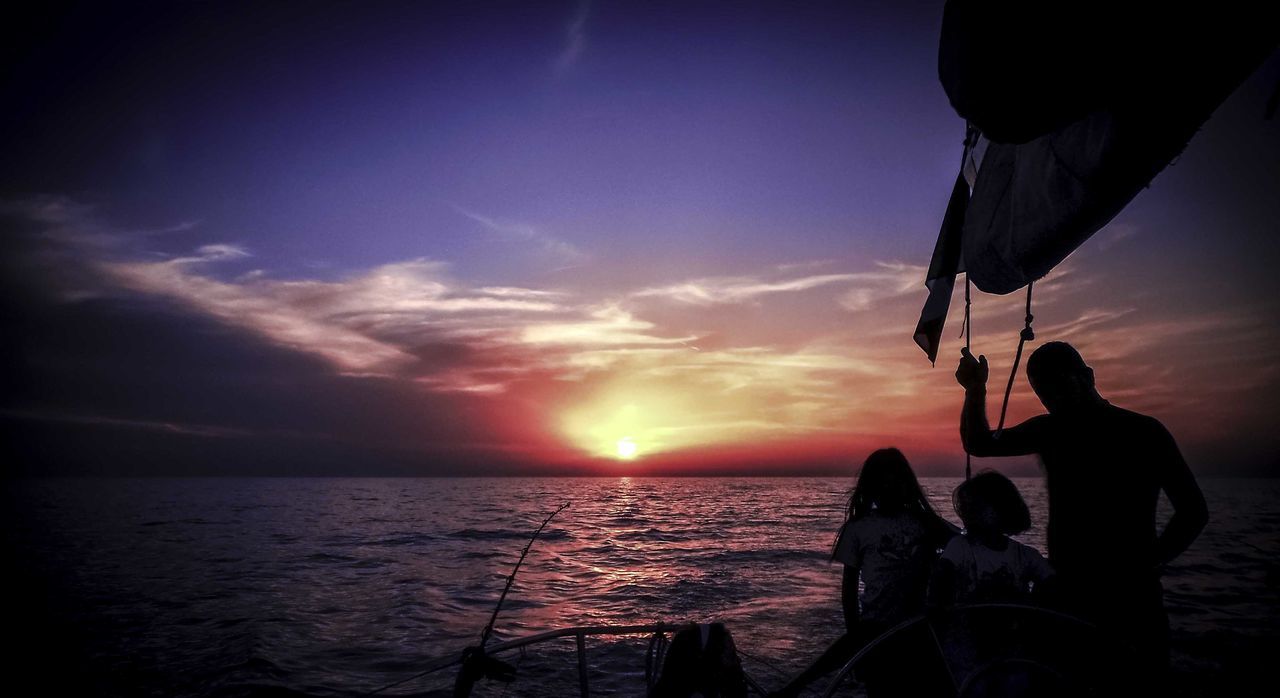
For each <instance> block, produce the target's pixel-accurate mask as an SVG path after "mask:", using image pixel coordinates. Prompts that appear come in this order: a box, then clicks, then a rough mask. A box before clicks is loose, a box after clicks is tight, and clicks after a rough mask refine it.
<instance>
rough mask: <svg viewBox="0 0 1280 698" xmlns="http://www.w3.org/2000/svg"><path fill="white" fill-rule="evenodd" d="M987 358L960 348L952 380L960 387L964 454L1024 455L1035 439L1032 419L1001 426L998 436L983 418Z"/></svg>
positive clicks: (985, 398)
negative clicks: (962, 397)
mask: <svg viewBox="0 0 1280 698" xmlns="http://www.w3.org/2000/svg"><path fill="white" fill-rule="evenodd" d="M988 373H989V371H988V368H987V357H985V356H979V357H978V358H976V359H975V358H973V354H971V353H969V350H968V349H961V350H960V366H959V367H958V368H956V382H958V383H959V384H960V385H962V386H964V409H963V410H961V412H960V442H961V443H962V444H964V450H965V453H968V454H970V455H973V456H978V457H979V458H982V457H987V456H1024V455H1027V454H1029V453H1035V452H1036V448H1037V443H1038V439H1037V437H1036V432H1037V426H1036V425H1037V422H1036V419H1035V418H1032V419H1029V420H1027V421H1025V422H1023V423H1022V424H1019V425H1017V426H1014V427H1009V428H1008V429H1005V430H1004V431H1003V432H1002V433H1001V434H1000V437H999V438H996V435H995V432H993V431H991V423H990V422H988V421H987V375H988Z"/></svg>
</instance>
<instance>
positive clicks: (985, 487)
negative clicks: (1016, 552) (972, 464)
mask: <svg viewBox="0 0 1280 698" xmlns="http://www.w3.org/2000/svg"><path fill="white" fill-rule="evenodd" d="M951 501H952V503H953V504H954V505H955V508H956V514H958V515H959V516H960V520H961V521H963V522H964V525H965V528H967V529H970V530H975V529H986V530H988V531H998V532H1000V533H1003V534H1005V535H1007V536H1013V535H1017V534H1019V533H1022V532H1023V531H1026V530H1027V529H1029V528H1031V512H1030V510H1028V509H1027V503H1026V502H1025V501H1024V500H1023V499H1022V494H1021V493H1019V492H1018V488H1017V486H1015V485H1014V484H1013V481H1012V480H1010V479H1009V478H1007V477H1005V476H1004V475H1001V474H1000V473H997V472H996V471H994V470H984V471H982V472H980V473H978V474H977V475H974V476H973V477H972V478H970V479H969V480H968V481H966V482H963V483H961V484H960V486H959V487H957V488H956V489H955V492H954V493H953V494H952V495H951Z"/></svg>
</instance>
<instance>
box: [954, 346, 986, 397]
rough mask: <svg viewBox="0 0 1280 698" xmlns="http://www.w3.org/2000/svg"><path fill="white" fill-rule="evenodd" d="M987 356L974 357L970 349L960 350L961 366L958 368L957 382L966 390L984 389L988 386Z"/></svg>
mask: <svg viewBox="0 0 1280 698" xmlns="http://www.w3.org/2000/svg"><path fill="white" fill-rule="evenodd" d="M987 373H988V370H987V357H986V356H985V355H984V356H979V357H978V358H976V359H975V358H973V354H970V353H969V350H968V349H961V350H960V366H959V367H957V368H956V382H957V383H959V384H960V385H962V386H964V389H965V390H982V389H984V388H986V386H987Z"/></svg>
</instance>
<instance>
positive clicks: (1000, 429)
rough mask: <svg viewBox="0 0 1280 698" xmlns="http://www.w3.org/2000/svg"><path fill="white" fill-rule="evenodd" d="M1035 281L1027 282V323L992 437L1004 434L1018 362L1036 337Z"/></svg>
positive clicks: (995, 437)
mask: <svg viewBox="0 0 1280 698" xmlns="http://www.w3.org/2000/svg"><path fill="white" fill-rule="evenodd" d="M1034 285H1035V282H1031V283H1029V284H1027V317H1026V318H1025V320H1024V322H1025V323H1026V324H1025V325H1024V326H1023V328H1022V331H1021V332H1019V333H1018V351H1017V352H1016V353H1015V354H1014V355H1013V368H1012V369H1011V370H1010V371H1009V383H1008V384H1007V385H1005V388H1004V402H1003V403H1001V405H1000V424H999V426H997V427H996V431H995V433H994V434H992V438H994V439H998V438H1000V436H1001V435H1002V434H1004V419H1005V417H1006V416H1007V415H1008V414H1009V396H1010V395H1011V394H1012V393H1013V381H1014V379H1015V378H1017V377H1018V364H1019V363H1021V362H1022V349H1023V348H1024V347H1025V346H1026V344H1027V342H1030V341H1032V340H1034V339H1035V338H1036V333H1035V330H1033V329H1032V328H1031V323H1032V322H1034V321H1035V319H1036V316H1034V315H1032V314H1031V289H1032V287H1033V286H1034Z"/></svg>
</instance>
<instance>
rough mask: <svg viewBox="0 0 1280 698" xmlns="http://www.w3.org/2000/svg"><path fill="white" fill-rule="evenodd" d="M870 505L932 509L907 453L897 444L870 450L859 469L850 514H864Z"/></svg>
mask: <svg viewBox="0 0 1280 698" xmlns="http://www.w3.org/2000/svg"><path fill="white" fill-rule="evenodd" d="M872 507H875V508H877V509H881V510H885V511H903V510H906V509H915V510H925V511H930V512H932V509H931V508H930V507H929V502H928V500H927V499H925V496H924V492H923V491H922V490H921V489H920V483H919V482H918V481H917V480H916V474H915V472H913V471H912V470H911V465H910V464H909V463H907V457H906V456H904V455H902V451H899V450H898V449H896V448H882V449H880V450H878V451H875V452H873V453H872V454H871V455H869V456H867V460H866V462H865V463H863V464H862V470H861V471H860V472H859V473H858V484H857V485H856V486H854V488H853V496H851V497H850V498H849V516H851V517H857V516H861V515H864V514H866V513H867V512H869V511H871V509H872Z"/></svg>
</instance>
